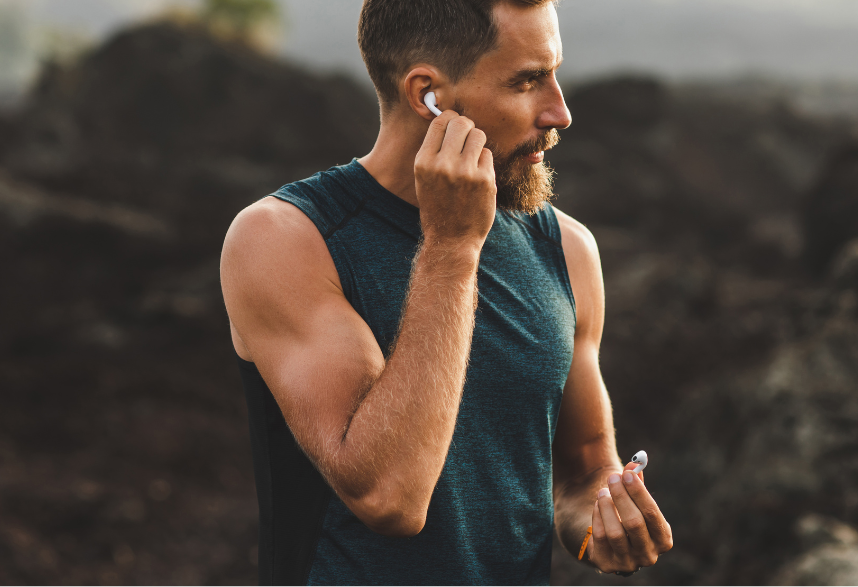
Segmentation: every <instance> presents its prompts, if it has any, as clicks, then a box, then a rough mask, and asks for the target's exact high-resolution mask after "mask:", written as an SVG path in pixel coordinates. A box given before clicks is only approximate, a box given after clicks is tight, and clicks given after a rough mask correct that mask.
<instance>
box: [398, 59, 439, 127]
mask: <svg viewBox="0 0 858 587" xmlns="http://www.w3.org/2000/svg"><path fill="white" fill-rule="evenodd" d="M447 87H448V84H447V83H446V78H445V77H444V76H442V75H441V73H440V72H439V71H438V70H437V69H435V68H434V67H432V66H431V65H418V66H417V67H414V68H412V69H411V71H409V72H408V75H406V76H405V80H404V81H403V91H404V95H405V99H406V100H407V101H408V106H409V107H410V108H411V110H412V111H414V112H415V113H416V114H417V115H418V116H420V117H422V118H425V119H426V120H435V115H434V114H433V113H432V111H431V110H429V108H427V107H426V104H425V103H424V101H423V100H424V99H425V98H426V94H428V93H429V92H435V99H436V102H437V104H438V108H439V109H441V110H442V111H443V110H444V108H443V106H442V105H444V104H445V102H444V92H445V90H446V89H447Z"/></svg>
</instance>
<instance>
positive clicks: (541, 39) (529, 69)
mask: <svg viewBox="0 0 858 587" xmlns="http://www.w3.org/2000/svg"><path fill="white" fill-rule="evenodd" d="M495 19H496V21H497V23H498V29H499V38H498V48H497V49H495V50H494V51H492V52H490V53H487V54H486V55H484V56H483V57H482V58H481V59H480V61H478V62H477V64H476V66H474V69H473V71H472V72H471V74H470V75H469V76H468V77H467V78H465V79H463V80H461V81H460V82H459V83H458V84H456V86H455V88H454V95H455V105H454V106H453V109H454V110H456V111H457V112H459V114H462V115H464V116H467V117H468V118H470V119H471V120H473V121H474V123H475V124H476V126H477V128H479V129H481V130H482V131H483V132H485V133H486V136H487V137H488V143H487V145H486V147H488V148H489V149H490V150H491V151H492V154H493V155H494V161H495V175H496V177H497V185H498V196H497V198H498V206H499V207H500V208H502V209H506V210H520V211H524V212H534V211H536V210H537V209H539V208H540V207H541V206H542V205H543V204H544V203H545V202H546V201H547V200H548V199H549V198H550V197H551V196H552V195H553V189H552V177H553V172H552V171H551V170H550V169H549V168H547V167H546V166H545V164H544V163H543V162H542V159H543V155H544V151H545V150H547V149H550V148H551V147H553V146H554V145H556V144H557V141H558V140H559V135H558V134H557V130H556V129H558V128H566V127H568V126H569V125H570V124H571V122H572V118H571V116H570V114H569V109H568V108H566V103H565V102H564V101H563V93H562V92H561V91H560V86H559V85H558V83H557V79H556V78H555V75H554V74H555V71H556V70H557V67H559V65H560V62H561V60H562V51H563V49H562V45H561V42H560V31H559V28H558V26H557V12H556V11H555V9H554V6H553V5H552V4H550V3H549V4H547V5H545V6H543V7H541V8H532V7H522V6H519V5H516V4H513V3H506V2H505V3H501V4H500V5H498V6H497V7H496V8H495Z"/></svg>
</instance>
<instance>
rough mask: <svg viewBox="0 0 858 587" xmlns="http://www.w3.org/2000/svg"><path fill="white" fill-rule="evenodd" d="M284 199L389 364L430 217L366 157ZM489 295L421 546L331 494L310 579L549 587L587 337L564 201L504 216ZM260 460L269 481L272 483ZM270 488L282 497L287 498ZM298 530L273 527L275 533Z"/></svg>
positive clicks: (494, 236) (492, 253)
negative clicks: (565, 400)
mask: <svg viewBox="0 0 858 587" xmlns="http://www.w3.org/2000/svg"><path fill="white" fill-rule="evenodd" d="M272 195H273V196H275V197H277V198H279V199H281V200H283V201H285V202H289V203H290V204H293V205H294V206H296V207H297V208H299V209H300V210H301V211H302V212H303V213H304V214H306V215H307V216H308V217H309V218H310V219H311V220H312V221H313V222H314V223H315V225H316V227H317V228H318V229H319V232H320V233H321V234H322V235H323V237H324V238H325V241H326V243H327V246H328V249H329V251H330V253H331V256H332V258H333V260H334V263H335V265H336V268H337V271H338V273H339V276H340V281H341V282H342V285H343V289H344V292H345V295H346V297H347V299H348V300H349V302H350V303H351V304H352V306H353V307H354V309H355V310H356V311H357V312H358V314H359V315H360V316H361V317H362V318H363V319H364V320H365V321H366V323H367V324H368V325H369V327H370V328H371V330H372V332H373V334H374V335H375V338H376V340H377V342H378V344H379V346H380V348H381V349H382V351H383V352H384V353H385V355H387V354H388V353H389V351H390V347H391V344H392V343H393V341H394V339H395V336H396V333H397V329H398V325H399V320H400V317H401V312H402V309H403V302H404V299H405V295H406V291H407V287H408V279H409V275H410V272H411V265H412V260H413V258H414V255H415V253H416V250H417V246H418V240H419V238H420V235H421V230H420V217H419V210H418V209H417V208H416V207H414V206H412V205H411V204H408V203H407V202H405V201H404V200H402V199H400V198H398V197H397V196H395V195H394V194H392V193H390V192H389V191H387V190H386V189H385V188H383V187H382V186H381V185H380V184H378V182H376V181H375V179H374V178H373V177H372V176H371V175H370V174H369V173H368V172H367V171H366V170H365V169H364V168H363V166H361V165H360V163H358V162H357V160H354V161H352V162H351V163H350V164H348V165H344V166H340V167H334V168H331V169H330V170H328V171H326V172H322V173H318V174H316V175H314V176H313V177H311V178H309V179H307V180H304V181H300V182H296V183H293V184H289V185H286V186H284V187H283V188H281V189H280V190H278V191H277V192H276V193H275V194H272ZM478 287H479V299H478V309H477V312H476V326H475V329H474V336H473V343H472V347H471V355H470V363H469V366H468V371H467V380H466V383H465V387H464V391H463V397H462V403H461V406H460V410H459V415H458V418H457V421H456V428H455V432H454V435H453V441H452V444H451V446H450V450H449V453H448V455H447V460H446V462H445V465H444V469H443V471H442V473H441V477H440V479H439V480H438V484H437V486H436V487H435V491H434V493H433V495H432V500H431V503H430V505H429V511H428V517H427V520H426V525H425V527H424V529H423V530H422V532H420V533H419V534H418V535H417V536H414V537H413V538H389V537H385V536H381V535H379V534H375V533H373V532H372V531H370V530H369V529H367V528H366V526H364V524H363V523H361V522H360V521H359V520H358V519H357V517H356V516H355V515H354V514H352V513H351V511H350V510H349V509H348V508H346V507H345V505H344V504H343V503H342V501H340V500H339V499H338V498H337V497H336V495H335V494H333V492H330V491H326V493H327V494H328V496H329V497H328V499H329V502H328V504H327V508H326V509H324V512H323V514H321V515H323V516H324V518H323V519H322V520H321V522H322V523H321V528H320V532H318V531H316V532H311V531H307V530H306V529H304V528H303V527H302V529H301V531H302V532H305V533H306V534H307V536H306V537H305V539H306V540H307V541H313V540H316V543H315V549H314V555H313V556H312V558H311V560H309V561H307V565H308V569H309V576H308V582H309V583H310V584H363V585H379V584H380V585H397V584H412V585H420V584H427V585H428V584H436V585H460V584H473V585H477V584H496V585H500V584H517V585H530V584H543V585H544V584H548V579H549V571H550V566H551V542H552V532H553V515H554V506H553V501H552V494H551V482H552V479H551V470H552V467H551V443H552V441H553V438H554V431H555V426H556V422H557V415H558V409H559V406H560V400H561V396H562V391H563V386H564V384H565V382H566V377H567V374H568V372H569V368H570V366H571V363H572V352H573V340H574V332H575V301H574V298H573V295H572V291H571V288H570V285H569V276H568V274H567V270H566V262H565V259H564V256H563V250H562V248H561V246H560V231H559V227H558V224H557V218H556V216H555V214H554V210H553V208H552V207H551V206H546V207H545V209H544V210H542V211H540V212H539V213H537V214H535V215H533V216H528V215H526V214H517V213H508V212H502V211H498V212H497V213H496V215H495V220H494V224H493V226H492V229H491V231H490V233H489V235H488V238H487V239H486V243H485V245H484V247H483V250H482V254H481V257H480V264H479V271H478ZM268 393H270V392H268ZM251 418H253V415H251ZM259 425H263V424H262V423H259ZM255 456H256V455H255ZM305 458H306V457H305ZM258 461H259V459H258V458H255V462H256V464H257V467H256V468H257V483H260V482H263V483H269V484H270V483H271V482H272V481H271V476H270V475H268V476H267V478H266V477H265V476H262V478H261V477H260V474H259V469H260V467H259V463H258ZM284 492H285V489H284ZM267 493H270V494H271V495H273V499H274V500H275V502H276V500H277V499H278V495H279V494H280V493H281V492H280V491H278V488H277V487H271V488H270V491H267ZM284 494H285V493H284ZM304 526H307V525H306V524H304ZM289 532H290V528H271V536H277V535H278V534H280V533H287V534H288V533H289ZM316 536H318V538H316ZM281 543H282V541H281ZM265 547H266V545H265V544H261V545H260V553H262V552H263V549H264V548H265Z"/></svg>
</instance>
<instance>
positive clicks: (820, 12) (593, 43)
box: [0, 0, 858, 89]
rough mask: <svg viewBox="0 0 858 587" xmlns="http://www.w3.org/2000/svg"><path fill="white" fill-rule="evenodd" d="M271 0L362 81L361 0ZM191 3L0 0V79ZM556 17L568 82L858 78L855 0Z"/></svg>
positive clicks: (296, 33)
mask: <svg viewBox="0 0 858 587" xmlns="http://www.w3.org/2000/svg"><path fill="white" fill-rule="evenodd" d="M278 2H279V4H280V5H281V6H282V7H283V13H284V21H285V22H286V23H287V24H286V25H285V26H284V27H283V30H284V33H283V40H282V43H281V47H280V53H281V54H282V55H284V56H285V57H287V58H289V59H292V60H293V61H296V62H299V63H302V64H304V65H307V66H309V67H311V68H314V69H318V70H322V71H326V72H327V71H342V72H346V73H348V74H349V75H351V76H353V77H356V78H357V79H359V80H361V81H362V82H364V83H366V84H368V83H369V80H368V77H367V75H366V71H365V69H364V66H363V63H362V61H361V58H360V53H359V52H358V49H357V42H356V39H355V36H356V26H357V17H358V13H359V12H360V7H361V0H313V1H312V2H307V1H298V0H278ZM198 4H199V1H198V0H26V1H25V0H0V21H2V22H0V37H4V38H3V39H0V65H3V68H2V69H4V70H5V73H2V74H0V86H4V85H5V86H7V89H8V86H9V85H10V84H16V83H17V84H22V83H24V82H25V81H26V80H28V79H31V78H32V75H33V72H34V70H35V68H36V67H37V64H38V52H39V48H38V46H37V45H38V38H39V37H40V36H42V37H44V31H46V30H48V31H58V30H59V31H65V32H67V33H69V34H72V35H77V36H78V37H80V38H87V39H89V42H92V43H95V42H98V41H100V40H102V39H104V38H105V37H106V36H107V35H110V34H112V33H113V32H115V31H116V30H117V29H119V28H121V27H123V26H128V25H129V24H131V23H133V22H135V21H138V20H141V19H146V18H152V17H154V16H156V15H157V14H159V13H162V12H163V11H164V10H166V9H167V8H168V7H171V6H173V7H175V6H186V7H193V6H194V5H198ZM558 16H559V18H560V27H561V35H562V37H563V42H564V54H565V59H566V61H565V63H564V64H563V66H562V68H561V70H560V73H559V75H560V77H561V78H562V79H563V80H564V81H568V80H570V79H573V78H590V77H594V76H601V75H609V74H611V73H615V72H619V71H626V72H627V71H634V72H646V73H651V74H654V75H659V76H662V77H666V78H668V79H674V80H677V79H688V78H695V79H700V78H725V77H735V76H741V75H746V74H750V73H753V74H762V75H766V76H771V77H776V78H783V79H786V80H806V81H820V80H844V81H848V82H850V83H851V82H855V83H858V59H856V58H855V55H858V2H854V1H852V0H815V1H814V0H599V1H598V2H592V1H585V0H564V1H563V2H561V4H560V7H559V9H558ZM15 27H17V29H20V30H19V31H18V32H17V33H16V32H15V30H16V28H15ZM16 35H17V36H16ZM16 43H17V45H16Z"/></svg>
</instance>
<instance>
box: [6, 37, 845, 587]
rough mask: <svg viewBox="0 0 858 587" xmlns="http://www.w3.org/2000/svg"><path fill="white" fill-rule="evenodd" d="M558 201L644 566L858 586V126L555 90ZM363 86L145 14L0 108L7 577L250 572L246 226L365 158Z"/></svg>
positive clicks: (633, 92) (180, 577) (577, 569)
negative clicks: (582, 243)
mask: <svg viewBox="0 0 858 587" xmlns="http://www.w3.org/2000/svg"><path fill="white" fill-rule="evenodd" d="M566 95H567V100H568V102H569V105H570V108H571V109H572V112H573V116H574V119H575V122H574V123H573V126H572V127H571V128H570V129H569V130H567V131H565V132H563V133H562V136H563V140H562V142H561V144H560V145H559V146H558V147H557V148H556V149H555V150H554V151H552V152H551V153H550V154H549V161H550V163H551V165H552V166H553V167H554V168H555V169H556V170H557V171H558V180H557V192H558V199H557V201H556V205H557V206H558V207H560V208H561V209H563V210H565V211H566V212H568V213H570V214H572V215H573V216H575V217H576V218H578V219H580V220H581V221H582V222H584V223H585V224H587V225H588V226H589V227H590V228H591V230H592V231H593V233H594V234H595V236H596V238H597V240H598V242H599V244H600V249H601V253H602V261H603V265H604V271H605V279H606V288H607V311H608V315H607V324H606V330H605V337H604V343H603V352H602V365H603V372H604V375H605V380H606V382H607V385H608V388H609V390H610V391H611V394H612V398H613V402H614V412H615V419H616V425H617V433H618V442H619V449H620V453H621V456H622V457H623V458H627V457H630V456H631V455H632V454H633V453H634V452H636V451H637V450H640V449H646V450H647V451H648V452H649V454H650V459H651V464H650V466H649V468H648V469H647V483H648V485H649V487H650V489H651V491H652V493H653V494H654V495H655V497H656V499H657V500H658V501H659V503H660V505H661V507H662V509H663V510H664V512H665V514H666V515H667V518H668V520H669V521H670V522H671V524H672V526H673V529H674V533H675V539H676V546H675V548H674V550H673V551H671V552H670V553H669V554H667V555H665V556H663V557H662V559H661V560H660V561H659V563H658V564H657V565H656V566H655V567H653V568H651V569H646V570H644V571H641V572H640V573H639V574H637V575H636V576H635V577H633V578H631V579H619V578H617V577H608V576H600V575H597V574H595V573H594V572H593V571H592V570H590V569H588V568H585V567H582V566H580V565H578V564H577V563H576V562H574V561H573V560H572V559H571V557H570V556H569V555H567V554H565V553H564V552H562V550H560V549H558V550H557V551H556V553H555V554H556V556H555V560H554V569H553V578H552V582H553V583H555V584H568V583H588V584H615V583H628V584H768V583H774V584H807V583H811V584H830V585H834V584H855V583H858V531H856V527H858V394H856V391H858V240H856V239H858V116H857V117H856V118H852V119H850V118H848V117H841V118H831V117H828V118H821V117H819V116H811V115H809V114H806V113H802V111H800V110H798V109H797V108H795V107H794V106H792V105H791V104H790V103H788V102H785V101H782V100H777V99H770V98H767V99H756V100H747V99H746V100H741V99H737V98H730V97H728V96H724V95H716V94H713V93H710V92H707V91H704V90H701V89H699V88H698V89H694V88H685V89H683V88H678V87H670V86H666V85H663V84H661V83H659V82H658V81H656V80H652V79H644V78H623V79H611V80H605V81H602V82H599V83H592V84H588V85H585V86H579V87H570V88H567V90H566ZM377 120H378V115H377V108H376V105H375V100H374V96H370V95H368V94H367V93H366V91H365V90H364V89H363V88H362V87H359V86H356V85H355V84H354V83H353V82H351V81H350V80H348V79H345V78H338V77H322V76H319V75H315V74H313V73H312V72H307V71H302V70H300V69H297V68H295V67H293V66H291V65H289V64H287V63H283V62H279V61H273V60H271V59H268V58H266V57H263V56H260V55H258V54H256V53H254V52H253V51H251V50H249V49H246V48H242V47H241V46H238V45H229V44H224V43H221V42H217V41H215V40H213V39H212V38H211V37H209V36H208V35H207V34H206V33H203V32H201V31H199V30H196V29H193V28H188V27H178V26H175V25H169V24H151V25H147V26H144V27H139V28H135V29H131V30H127V31H125V32H123V33H121V34H119V35H117V36H116V37H114V38H113V39H112V40H110V41H109V42H107V43H106V44H105V45H104V46H102V47H100V48H98V49H97V50H95V51H93V52H92V53H90V54H89V55H88V56H86V57H84V58H83V59H81V60H80V61H79V62H78V63H76V64H74V65H67V66H62V67H60V66H47V67H46V68H45V70H44V72H43V74H42V76H41V78H40V81H39V83H38V84H37V86H36V87H35V88H34V89H33V91H32V92H31V94H30V95H29V97H28V98H27V99H26V101H25V102H24V103H23V104H21V105H20V106H18V107H17V108H16V110H14V111H12V112H6V113H4V114H3V115H2V116H0V267H2V286H0V390H2V396H0V583H5V584H9V583H12V584H31V583H36V584H55V583H80V584H117V583H119V584H138V583H139V584H176V583H178V584H203V583H204V584H254V583H255V582H256V574H255V568H254V564H255V557H256V551H255V544H256V500H255V493H254V484H253V478H252V471H251V463H250V447H249V442H248V434H247V422H246V413H245V407H244V398H243V395H242V391H241V387H240V382H239V379H238V373H237V369H236V365H235V361H234V357H233V353H232V350H231V346H230V343H229V336H228V323H227V318H226V313H225V311H224V308H223V303H222V301H221V297H220V290H219V283H218V257H219V253H220V245H221V243H222V239H223V235H224V234H225V232H226V229H227V227H228V226H229V223H230V221H231V219H232V218H233V217H234V215H235V214H236V213H237V212H238V211H239V210H240V209H242V208H243V207H245V206H247V205H248V204H250V203H252V202H253V201H254V200H255V199H257V198H259V197H262V196H264V195H265V194H267V193H269V192H271V191H273V190H275V189H276V188H277V187H279V186H280V185H282V184H284V183H288V182H290V181H293V180H296V179H300V178H303V177H306V176H308V175H310V174H312V173H314V172H315V171H318V170H321V169H325V168H327V167H330V166H332V165H336V164H341V163H347V162H349V161H350V160H351V158H352V157H353V156H360V155H362V154H364V153H366V152H367V151H368V150H369V149H370V148H371V146H372V143H373V141H374V138H375V131H376V130H377V124H378V122H377Z"/></svg>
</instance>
